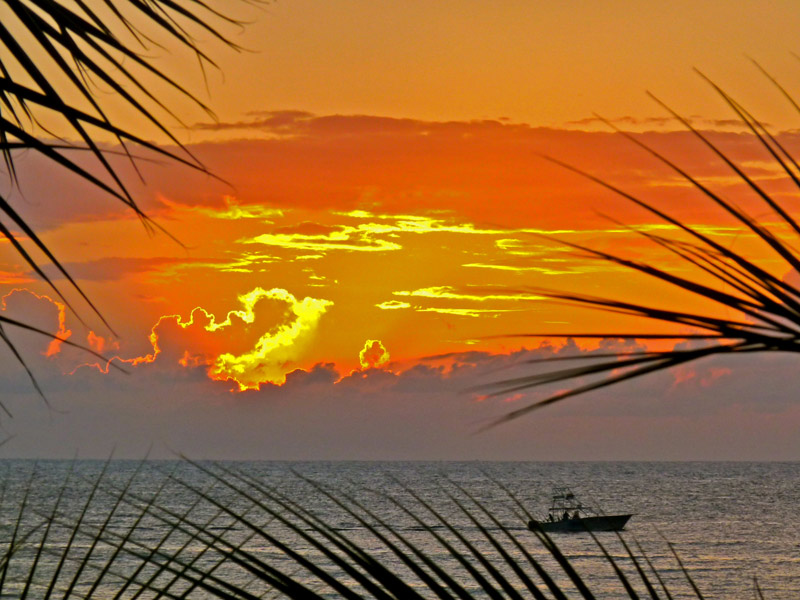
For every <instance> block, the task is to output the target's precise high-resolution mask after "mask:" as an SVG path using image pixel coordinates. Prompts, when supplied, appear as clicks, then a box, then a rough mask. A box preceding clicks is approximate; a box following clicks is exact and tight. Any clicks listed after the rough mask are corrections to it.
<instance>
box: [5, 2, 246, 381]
mask: <svg viewBox="0 0 800 600" xmlns="http://www.w3.org/2000/svg"><path fill="white" fill-rule="evenodd" d="M260 2H261V0H237V1H236V2H235V3H218V2H207V1H204V0H104V1H102V2H88V3H87V2H84V1H83V0H76V1H75V2H68V1H66V0H0V154H2V161H3V165H4V171H5V173H4V175H5V177H6V179H7V183H8V184H9V186H7V187H11V188H13V186H16V185H18V184H19V183H20V182H19V179H18V173H17V169H16V166H15V155H16V154H17V153H18V152H20V151H23V150H24V151H28V152H33V153H36V154H38V155H40V156H41V157H43V158H44V159H45V160H46V161H47V162H49V163H50V164H52V165H53V166H54V167H57V168H59V167H60V168H63V169H66V170H67V171H69V172H71V173H73V174H74V175H76V176H77V177H79V178H81V179H83V180H85V181H87V182H89V183H90V184H91V185H93V186H96V187H97V188H99V189H100V190H102V191H103V192H105V193H106V194H107V195H108V197H109V198H110V199H114V200H116V201H119V202H122V203H124V204H125V205H126V206H127V207H128V208H129V209H130V210H132V211H133V212H134V213H135V214H136V215H137V216H138V217H139V218H140V219H141V221H142V223H143V224H144V226H145V227H146V228H147V229H161V228H160V227H159V226H158V225H157V224H155V223H154V222H153V221H151V220H150V219H149V218H148V217H147V215H146V214H145V213H144V212H143V211H142V210H141V209H140V208H139V206H138V205H137V203H136V200H135V199H134V197H133V196H132V194H131V193H130V191H129V189H128V186H126V183H125V181H124V180H123V177H122V176H121V175H120V173H119V169H118V168H117V167H115V166H114V165H113V164H112V162H111V161H110V160H109V156H110V154H112V153H113V152H118V151H116V150H115V151H111V150H108V146H107V145H105V146H104V142H109V141H111V142H116V144H117V145H118V146H119V147H120V148H121V149H122V153H123V154H125V155H126V156H127V157H128V158H129V159H130V162H131V164H132V165H133V168H134V169H136V159H135V157H134V155H133V154H132V152H131V148H133V147H138V148H141V149H146V150H147V151H149V152H152V153H154V154H155V155H157V156H160V157H162V158H165V159H169V160H171V161H176V162H178V163H180V164H182V165H184V166H186V167H188V168H190V169H195V170H199V171H203V172H207V169H206V167H205V166H204V165H203V164H202V163H201V162H200V161H199V160H198V159H197V158H196V157H195V156H193V155H192V154H191V153H190V152H189V151H188V150H187V149H186V148H185V147H184V146H183V145H182V144H181V142H180V141H179V140H178V139H177V138H176V137H175V135H174V134H173V133H172V131H171V129H170V127H169V126H168V125H167V124H165V120H171V121H172V122H173V123H180V122H181V121H180V118H179V116H178V115H177V114H176V113H175V111H173V110H172V109H171V108H170V103H173V102H175V101H177V100H179V99H183V100H188V101H189V102H191V103H193V104H194V105H196V106H197V107H199V108H200V109H202V110H204V111H206V112H207V113H208V114H209V115H212V116H213V113H212V112H211V109H210V108H209V107H208V106H206V105H205V104H204V103H203V102H202V101H201V100H200V99H199V98H198V97H197V96H196V95H194V94H193V93H192V92H190V91H189V90H187V89H186V88H185V87H184V86H183V85H182V83H181V82H180V81H177V80H175V79H174V78H172V77H171V76H170V75H169V74H167V72H166V71H164V70H163V69H162V68H159V66H158V61H157V60H156V59H155V58H153V57H150V56H148V55H147V54H148V53H151V52H152V51H154V50H166V51H167V52H169V49H170V48H171V49H177V50H178V51H183V52H185V53H188V54H190V55H192V56H194V57H196V59H197V61H198V63H199V65H200V69H201V70H203V75H205V70H204V69H205V68H207V67H209V66H211V67H215V66H216V65H215V63H214V61H213V60H212V59H211V58H210V56H209V55H208V54H207V53H206V51H204V50H203V48H202V47H201V46H202V45H203V44H201V38H210V39H211V40H214V41H216V42H217V43H221V44H223V45H225V46H228V47H230V48H233V49H238V46H237V45H236V44H234V43H233V42H232V41H231V40H230V38H229V36H228V35H227V34H226V33H225V32H226V31H228V30H230V29H231V28H234V29H235V28H239V27H241V26H242V25H243V23H241V22H240V21H239V20H237V19H236V18H234V17H232V16H229V14H230V9H231V8H232V7H233V6H234V5H236V4H258V3H260ZM217 6H224V7H225V8H224V9H219V8H217ZM153 90H161V91H153ZM121 109H124V110H125V111H127V114H128V115H132V116H133V117H132V119H131V118H129V119H128V120H127V121H126V123H125V124H121V123H120V122H119V120H120V119H119V118H115V117H111V116H109V115H110V114H112V113H114V114H117V113H115V112H114V111H119V110H121ZM137 119H138V122H137ZM141 124H144V125H147V126H148V127H150V128H151V129H153V130H154V131H155V132H156V133H157V134H158V135H161V136H163V138H164V141H166V142H167V143H169V144H171V145H172V146H173V147H174V148H175V150H170V149H166V148H165V147H164V146H162V145H159V144H157V143H155V142H153V141H151V140H149V139H146V138H145V137H144V136H143V135H142V134H141V133H137V132H141V131H142V125H141ZM77 152H80V153H81V155H82V158H83V160H81V161H78V160H76V156H77V155H76V153H77ZM87 154H88V156H90V157H91V161H89V162H93V163H94V164H93V165H91V166H88V167H87V166H86V164H87V160H86V155H87ZM137 173H138V170H137ZM58 200H59V199H56V198H54V199H52V201H53V202H57V201H58ZM0 235H2V236H3V237H5V239H6V240H8V242H10V244H11V246H12V247H13V248H14V250H15V251H16V252H17V253H18V255H19V256H20V258H21V259H22V260H23V262H24V264H26V265H27V266H28V267H29V268H30V269H31V271H32V272H33V273H35V274H36V275H37V276H38V277H39V278H40V279H41V280H43V281H44V282H46V284H47V285H48V286H49V287H51V288H52V290H53V291H54V292H55V293H56V294H57V295H58V296H59V298H60V299H61V300H62V301H63V302H64V303H65V304H66V305H67V306H68V307H69V308H70V309H71V310H72V311H73V313H74V314H75V315H76V316H77V317H78V318H79V319H81V315H80V311H76V310H75V307H74V306H73V305H72V304H71V303H70V301H69V299H68V298H67V297H66V296H65V293H63V292H62V290H61V289H60V287H59V286H58V285H57V284H56V282H55V281H54V278H53V277H51V276H49V275H48V274H47V273H46V272H45V270H44V268H43V266H44V265H45V264H47V263H51V264H52V266H53V268H54V269H55V270H56V271H57V273H58V277H59V278H63V279H64V280H65V281H66V285H67V286H68V287H69V288H70V289H71V290H72V292H73V293H76V294H77V296H78V297H79V298H80V299H81V300H82V301H83V302H84V303H85V304H86V305H87V306H88V307H90V309H91V311H93V312H94V313H95V315H96V316H97V317H98V318H99V319H100V320H102V322H103V323H104V324H105V326H106V327H108V329H109V330H110V331H112V332H113V329H112V328H111V325H110V324H109V323H108V322H107V321H106V320H105V319H104V318H103V315H102V314H101V311H100V310H99V309H98V307H97V306H95V305H94V304H93V302H92V300H91V299H90V298H89V297H88V296H87V295H86V294H85V293H84V291H83V290H82V289H81V287H80V285H79V284H78V282H77V281H76V280H75V279H74V278H73V277H72V276H71V275H70V273H69V272H68V271H67V269H66V268H65V267H64V265H63V264H62V263H61V262H60V261H59V259H58V258H57V255H56V252H55V251H54V250H52V249H51V248H50V247H48V245H47V244H45V243H44V242H43V241H42V238H41V237H40V235H39V234H38V233H37V232H36V231H35V230H34V228H33V227H31V226H30V225H29V224H28V223H27V222H26V220H25V219H24V218H23V217H22V216H21V215H20V213H19V212H18V211H17V210H16V209H15V208H14V206H13V203H12V201H11V200H10V199H9V197H8V196H7V195H3V193H0ZM7 326H11V327H23V328H25V329H27V330H29V331H33V332H36V333H39V334H42V335H46V336H48V337H53V336H52V334H50V333H48V332H46V331H42V330H41V329H38V328H36V327H33V326H31V325H29V324H25V323H21V322H19V321H17V320H14V319H11V318H9V317H7V316H5V315H2V314H0V339H2V341H3V342H4V343H5V344H6V345H7V346H8V347H9V348H10V350H11V354H12V355H13V356H14V357H15V358H16V359H17V360H18V361H20V362H21V363H22V365H23V367H24V368H25V369H26V371H27V372H28V374H29V375H30V377H31V380H32V381H33V385H34V386H35V387H36V389H37V391H39V392H40V393H41V390H40V389H39V386H38V385H37V384H36V380H35V378H34V377H33V374H32V373H31V371H30V369H28V367H27V366H26V365H25V362H24V358H23V357H22V356H21V354H20V353H19V352H18V351H17V349H16V348H15V347H14V345H13V344H12V342H11V340H10V339H9V337H8V335H7V332H6V330H5V327H7ZM68 343H69V342H68ZM71 345H75V344H71ZM84 350H88V349H86V348H84Z"/></svg>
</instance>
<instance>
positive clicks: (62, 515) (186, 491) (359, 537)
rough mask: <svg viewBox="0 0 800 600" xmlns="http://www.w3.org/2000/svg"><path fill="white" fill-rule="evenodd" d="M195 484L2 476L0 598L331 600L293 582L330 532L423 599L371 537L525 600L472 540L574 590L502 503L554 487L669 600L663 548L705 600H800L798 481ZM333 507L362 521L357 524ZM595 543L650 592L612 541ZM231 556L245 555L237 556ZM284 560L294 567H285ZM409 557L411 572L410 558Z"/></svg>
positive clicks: (120, 476)
mask: <svg viewBox="0 0 800 600" xmlns="http://www.w3.org/2000/svg"><path fill="white" fill-rule="evenodd" d="M204 468H217V466H212V465H210V464H208V463H204V465H203V466H202V467H201V468H198V467H196V466H192V465H189V464H186V463H180V462H152V463H147V464H139V463H135V462H128V461H114V462H111V463H109V464H107V465H104V463H102V462H96V461H78V462H74V463H70V462H58V461H52V462H51V461H43V462H39V463H34V462H30V461H0V476H2V480H3V482H4V484H3V488H2V504H1V505H0V507H1V509H2V510H1V511H0V542H2V543H3V552H7V551H8V549H9V547H11V545H12V541H13V544H14V546H13V547H14V554H13V557H12V560H11V561H10V563H9V564H10V569H9V571H8V575H7V577H6V578H5V581H3V588H2V589H3V592H4V597H5V596H7V597H16V596H18V595H19V593H20V591H21V590H22V589H24V587H25V586H26V585H29V586H30V589H31V594H32V597H43V596H44V595H45V594H46V590H47V588H48V587H50V586H52V587H53V588H54V589H55V590H60V591H59V593H60V594H61V595H60V596H59V595H56V596H55V597H62V596H63V592H64V590H66V589H68V588H70V587H72V589H73V590H74V592H75V593H76V594H77V597H82V596H85V595H87V594H90V593H91V594H93V596H92V597H98V598H100V597H102V598H114V597H134V596H135V595H136V593H137V591H138V589H139V588H138V584H134V585H128V586H127V587H126V586H125V584H124V581H125V580H128V581H136V582H138V583H142V582H145V583H148V584H149V585H150V586H151V587H153V588H154V589H162V590H166V591H167V592H168V593H169V594H171V595H172V596H173V597H180V596H181V594H183V593H184V592H186V591H188V592H189V594H190V595H189V597H193V598H194V597H196V598H204V597H208V596H209V593H208V591H204V590H203V589H202V588H203V586H204V585H211V586H212V587H213V586H217V587H219V586H222V587H224V586H226V585H228V584H229V583H233V584H234V585H235V586H238V587H240V588H242V587H244V588H246V589H248V590H251V591H252V593H253V594H255V595H256V596H259V595H261V594H262V593H266V596H265V597H280V595H279V594H276V593H273V592H270V591H268V587H267V586H266V585H265V583H264V581H263V580H262V579H259V578H258V577H255V576H254V570H253V568H251V567H252V565H253V564H258V565H259V568H262V567H261V566H262V565H266V568H267V569H268V570H270V569H275V571H270V572H271V573H273V575H274V576H276V577H283V576H285V575H288V576H290V577H292V578H293V579H295V580H296V581H298V582H300V583H302V584H303V585H306V586H307V587H309V588H310V589H313V590H315V591H317V592H318V593H319V594H320V595H321V596H323V597H332V598H333V597H340V596H339V595H338V594H337V593H336V590H335V589H334V588H335V585H334V586H331V584H330V583H327V584H326V583H325V582H324V581H320V578H319V577H318V576H317V575H316V574H314V573H313V572H312V571H310V570H309V569H307V568H305V567H303V564H302V563H303V561H304V560H306V559H308V560H309V564H312V565H317V566H320V565H322V566H326V565H329V564H330V561H329V558H326V557H325V556H324V551H325V549H327V550H328V551H334V552H337V553H338V552H340V550H337V549H336V548H335V544H334V543H333V542H332V541H331V539H329V538H319V539H321V540H322V541H321V542H320V543H319V545H315V543H314V542H313V536H319V531H320V530H321V529H323V528H324V527H323V526H322V525H321V523H324V526H326V527H330V535H331V536H333V537H335V536H340V535H341V536H345V537H346V538H347V539H348V540H350V541H352V542H354V543H356V544H358V545H359V546H360V547H362V548H364V549H366V550H367V551H368V552H370V553H371V554H372V555H374V556H376V557H377V558H378V559H379V560H380V561H381V562H382V564H384V565H386V566H388V567H389V568H392V569H394V570H396V571H397V572H398V573H400V574H401V575H402V576H403V577H404V579H405V580H406V581H408V582H410V584H411V585H412V586H413V587H415V588H417V589H419V590H420V593H422V594H423V595H425V596H430V593H429V591H426V589H425V587H424V586H423V585H422V584H420V583H419V582H418V578H417V577H416V576H415V575H414V574H413V573H412V572H411V571H410V570H409V569H408V567H407V566H405V565H404V564H403V561H402V559H401V558H400V557H398V556H397V555H396V554H395V553H393V552H392V551H391V549H390V548H389V547H388V546H387V542H386V541H385V540H383V541H382V540H380V539H378V538H376V532H377V534H378V535H384V534H385V535H387V536H388V538H386V539H391V540H392V541H393V543H396V544H398V546H401V545H402V543H403V541H405V542H407V543H409V544H411V545H412V546H413V547H414V548H416V549H417V550H419V551H420V552H421V553H424V554H425V555H426V556H427V557H429V558H430V559H431V560H433V561H435V562H436V563H437V564H438V565H440V566H442V568H443V569H445V570H446V571H447V572H448V573H451V574H454V577H456V578H457V579H458V581H459V582H460V583H461V584H462V585H463V586H464V587H465V589H467V590H469V591H470V592H471V593H473V594H474V595H475V597H486V595H485V594H484V593H482V592H481V590H480V586H479V585H478V584H477V583H476V581H475V578H474V577H473V576H471V575H470V574H469V572H468V567H465V566H464V564H462V563H460V562H459V559H458V558H457V557H455V556H453V554H451V553H450V552H449V551H448V550H447V547H446V545H444V544H443V541H442V540H444V542H445V543H446V544H451V545H452V546H453V547H454V548H456V549H457V552H456V554H458V555H459V556H461V557H462V558H463V557H466V559H465V562H466V564H467V565H469V566H474V567H475V568H477V569H478V570H482V568H483V567H482V566H481V563H480V558H484V559H486V560H489V561H492V562H493V564H497V565H499V567H498V568H499V569H500V570H501V571H502V572H503V573H506V574H507V576H508V579H509V581H511V582H512V584H513V585H514V586H515V587H516V588H518V589H520V590H522V591H523V596H525V597H529V594H528V593H525V592H524V585H523V584H522V583H521V582H520V581H519V580H518V579H516V578H515V576H514V574H513V572H512V571H511V570H510V569H509V568H508V567H507V566H504V561H503V559H502V557H501V556H500V553H499V551H498V550H497V548H496V547H494V546H493V544H492V543H491V542H490V541H488V540H487V538H486V536H485V535H484V533H482V530H481V527H483V528H485V529H486V530H487V531H488V532H489V534H490V535H492V536H494V537H495V539H497V540H499V541H500V542H501V544H502V546H503V548H504V549H506V550H507V551H508V552H509V553H510V555H511V556H512V557H514V559H515V560H517V561H519V562H520V564H523V565H524V566H525V568H526V570H527V571H529V572H531V573H533V569H531V568H530V567H529V566H528V565H527V563H526V558H525V556H524V554H523V550H524V551H527V552H529V553H530V554H531V555H532V556H533V557H534V558H536V559H537V560H539V561H540V562H541V564H542V565H543V566H544V567H545V568H546V569H547V570H548V571H549V572H550V573H551V574H552V575H553V577H555V578H556V579H557V580H558V581H559V582H561V583H563V584H564V585H565V586H566V587H567V588H568V589H569V586H570V584H569V581H568V578H567V577H566V576H565V575H564V574H563V571H561V570H560V569H559V567H558V566H557V564H556V563H555V562H554V560H553V559H552V557H551V555H550V554H549V553H548V552H547V551H546V550H545V549H544V548H543V547H542V545H541V543H540V542H539V541H538V540H537V538H536V537H535V535H534V534H533V533H531V532H529V531H527V530H526V528H525V521H524V516H523V515H522V513H521V510H520V508H519V507H518V506H517V505H515V502H514V499H513V498H512V496H513V497H515V498H516V499H517V500H519V502H520V503H521V504H522V506H523V507H524V508H525V509H527V510H529V511H531V512H532V513H534V514H537V515H540V516H542V515H543V514H544V513H546V508H547V506H548V503H549V496H550V492H551V489H552V487H553V486H557V485H569V486H571V487H572V489H573V490H574V491H575V492H576V494H577V495H579V496H580V498H581V500H582V501H583V502H584V504H591V505H593V506H599V507H601V508H602V509H603V510H604V511H605V512H606V513H609V514H611V513H616V512H632V513H634V517H633V518H632V520H631V521H630V522H629V524H628V526H627V528H626V532H625V534H624V539H625V540H626V541H627V542H628V543H629V544H630V545H631V547H632V548H633V549H634V551H635V553H636V555H637V556H640V555H641V552H643V553H644V554H645V555H646V556H647V558H648V559H649V561H650V562H651V563H652V564H653V566H654V567H655V569H656V571H657V572H658V573H659V575H660V576H661V577H662V578H663V579H664V580H665V582H666V583H667V585H668V587H669V590H670V592H671V593H672V595H673V597H675V598H691V597H695V596H694V595H693V593H692V591H691V587H690V585H689V584H688V583H687V581H686V577H685V575H684V573H683V571H682V570H681V568H680V567H679V565H678V563H677V561H676V559H675V558H674V556H673V554H672V552H671V551H670V548H669V544H668V543H667V542H669V543H671V544H672V545H673V546H674V548H675V551H676V552H677V554H678V556H679V557H680V559H681V561H682V562H683V564H684V566H685V567H686V570H687V571H688V573H689V574H690V575H691V577H692V579H693V580H694V582H695V583H696V584H697V586H698V588H699V589H700V591H701V592H702V593H703V594H704V596H705V597H707V598H719V599H728V598H753V597H757V594H756V591H755V584H754V578H755V579H757V581H758V585H759V586H760V588H761V591H762V592H763V594H764V597H766V598H771V599H776V600H782V599H789V598H797V597H798V596H800V526H798V523H800V517H798V508H799V507H800V464H798V463H636V462H630V463H628V462H617V463H586V462H583V463H536V462H513V463H496V462H489V463H481V462H464V463H457V462H440V463H403V462H342V463H335V462H334V463H326V462H309V463H274V462H246V463H222V465H221V468H222V469H227V472H223V471H219V470H218V471H217V473H218V475H220V474H221V475H222V476H221V478H219V477H217V478H215V477H212V476H210V475H209V474H208V473H207V472H204V470H203V469H204ZM98 480H99V481H100V482H101V483H100V485H99V486H95V482H96V481H98ZM126 486H127V487H126ZM237 489H238V491H237ZM123 492H124V494H123ZM325 492H330V494H331V495H328V494H326V493H325ZM123 496H124V499H123V500H120V498H121V497H123ZM23 499H24V505H23ZM473 499H474V500H476V501H477V502H478V503H479V504H480V507H483V508H485V509H486V510H487V511H488V512H490V513H491V515H492V517H494V519H496V520H497V522H495V521H494V520H493V519H492V518H490V517H489V516H487V515H486V514H485V513H484V511H483V510H482V508H480V507H479V506H478V505H476V504H475V503H474V502H473ZM337 501H339V502H342V503H344V504H345V505H346V506H347V507H351V508H352V507H354V506H355V505H356V504H358V505H360V506H361V509H359V510H357V511H356V515H354V514H351V513H349V512H348V511H347V510H345V509H344V508H343V507H342V506H340V505H339V504H338V503H337ZM465 509H466V510H465ZM298 511H300V514H301V516H300V517H298V516H297V513H298ZM304 511H307V513H306V512H304ZM434 511H435V512H434ZM234 514H236V515H239V517H240V518H239V519H235V518H234V516H233V515H234ZM20 515H22V516H21V517H20ZM436 515H439V516H440V517H441V518H442V520H443V522H444V523H446V524H449V525H451V526H452V527H453V530H450V529H448V527H447V526H446V525H445V524H444V523H443V522H442V520H440V519H439V517H437V516H436ZM470 515H472V516H473V517H475V518H477V520H478V522H479V523H480V525H478V524H476V523H475V522H474V521H473V520H472V518H471V517H470ZM359 516H360V517H362V519H363V521H359V519H358V517H359ZM304 518H305V520H303V519H304ZM314 518H319V519H320V521H314V520H313V519H314ZM287 522H290V523H294V525H293V526H291V527H290V526H287V524H286V523H287ZM48 523H49V524H50V525H49V526H48ZM76 523H78V524H79V526H78V527H76V526H75V524H76ZM386 525H388V526H390V528H391V530H392V531H394V532H396V533H398V534H399V535H400V538H402V540H400V538H395V537H392V536H391V535H390V532H389V528H387V527H386ZM370 529H372V531H370ZM75 531H77V532H78V533H77V534H75V533H74V532H75ZM198 531H202V533H198ZM506 532H508V533H510V534H511V535H512V536H513V537H514V538H515V539H516V540H517V541H518V542H519V544H520V546H519V547H518V546H516V545H515V544H514V543H513V542H512V541H511V540H510V539H509V538H507V537H506ZM307 536H310V537H307ZM437 536H438V537H439V538H441V539H437ZM459 536H463V538H464V539H465V540H467V541H468V542H469V543H470V544H472V546H473V547H474V548H476V550H477V552H478V555H479V556H480V558H479V557H478V556H475V555H472V554H470V551H469V550H468V549H467V548H466V547H465V546H463V543H462V542H461V541H460V540H459ZM98 538H99V541H96V540H97V539H98ZM554 539H555V540H556V542H557V543H558V545H559V547H560V548H561V550H562V551H563V552H564V554H565V555H567V556H568V557H570V559H571V564H572V565H573V566H574V567H575V568H576V570H577V571H578V572H579V573H580V574H581V575H582V576H583V578H584V580H585V581H586V583H587V584H588V585H589V587H590V588H591V589H592V591H593V592H594V593H595V594H596V596H597V597H598V598H620V597H627V595H626V594H625V593H624V591H623V588H622V586H621V584H620V582H619V578H618V577H617V576H616V575H615V573H614V571H613V569H612V568H611V567H610V565H609V563H608V561H607V559H606V558H605V557H604V556H603V553H602V551H601V549H600V548H599V547H598V545H597V543H596V542H595V541H594V540H593V539H592V538H591V537H590V536H588V535H587V534H573V535H559V536H554ZM598 539H599V541H600V543H602V544H603V545H604V546H605V547H606V549H607V551H608V552H609V553H610V554H611V556H612V557H614V558H615V559H617V562H618V564H619V565H620V566H621V567H622V569H623V572H625V573H626V574H628V576H630V578H631V580H632V581H634V585H635V587H636V588H637V589H638V590H640V591H641V592H644V591H645V590H644V587H643V586H642V584H641V583H640V582H639V581H638V580H637V578H636V574H635V570H634V567H633V566H632V564H631V561H630V560H629V558H628V557H627V554H626V551H625V549H624V548H623V546H622V545H621V543H620V542H619V540H618V539H617V537H616V535H615V534H613V533H604V534H599V535H598ZM637 544H638V546H637ZM209 547H212V548H215V549H212V550H209ZM639 547H640V548H641V550H640V549H639ZM236 548H239V549H241V550H242V551H243V552H242V553H239V554H237V551H236V550H235V549H236ZM282 548H283V549H282ZM287 552H288V553H290V554H292V553H294V554H292V555H291V556H290V557H287ZM403 553H404V554H405V555H407V556H409V555H412V554H413V552H412V551H411V550H409V549H408V547H404V550H403ZM86 556H89V557H90V559H89V560H84V559H85V557H86ZM237 556H238V557H241V556H246V557H247V558H246V559H239V560H237V559H236V557H237ZM64 557H66V559H64ZM248 561H250V562H248ZM34 564H35V565H36V568H35V569H31V565H34ZM642 564H645V563H642ZM645 566H646V564H645ZM330 572H331V573H333V579H334V580H335V581H337V582H344V584H345V585H348V586H351V587H353V589H360V588H359V584H358V582H357V581H356V580H355V579H354V575H353V574H352V573H346V572H344V571H343V570H342V569H341V568H340V567H337V566H335V565H331V566H330ZM31 573H33V577H31V578H29V576H30V574H31ZM202 573H206V574H210V576H206V577H205V578H204V577H203V576H202ZM0 576H2V575H0ZM29 579H30V581H29ZM653 579H654V580H655V578H653ZM192 581H194V583H192ZM198 582H199V583H198ZM497 587H499V586H497ZM192 588H193V589H192ZM152 595H153V593H152V592H150V593H149V596H152ZM573 596H576V597H577V594H573ZM143 597H148V594H144V595H143Z"/></svg>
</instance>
